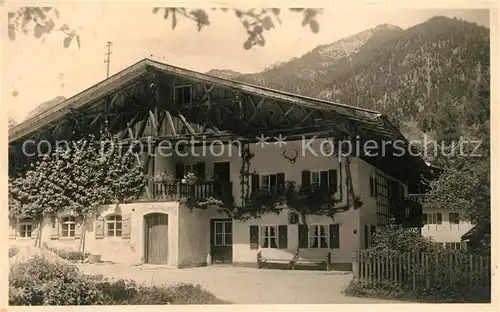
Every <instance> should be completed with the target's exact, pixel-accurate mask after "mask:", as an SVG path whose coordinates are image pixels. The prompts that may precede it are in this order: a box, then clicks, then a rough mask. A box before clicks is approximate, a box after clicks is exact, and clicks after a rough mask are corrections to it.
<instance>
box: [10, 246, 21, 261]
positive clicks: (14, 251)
mask: <svg viewBox="0 0 500 312" xmlns="http://www.w3.org/2000/svg"><path fill="white" fill-rule="evenodd" d="M18 253H19V248H17V247H10V248H9V258H12V257H14V256H15V255H17V254H18Z"/></svg>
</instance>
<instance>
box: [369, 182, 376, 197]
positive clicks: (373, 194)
mask: <svg viewBox="0 0 500 312" xmlns="http://www.w3.org/2000/svg"><path fill="white" fill-rule="evenodd" d="M373 180H374V179H373V177H370V196H372V197H374V196H375V183H374V182H373Z"/></svg>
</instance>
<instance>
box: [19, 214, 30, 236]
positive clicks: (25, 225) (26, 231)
mask: <svg viewBox="0 0 500 312" xmlns="http://www.w3.org/2000/svg"><path fill="white" fill-rule="evenodd" d="M32 231H33V219H31V218H25V219H22V220H21V221H20V222H19V236H20V237H23V238H31V234H32Z"/></svg>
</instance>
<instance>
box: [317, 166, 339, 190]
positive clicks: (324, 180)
mask: <svg viewBox="0 0 500 312" xmlns="http://www.w3.org/2000/svg"><path fill="white" fill-rule="evenodd" d="M310 185H311V188H312V189H313V190H314V189H315V188H317V187H324V188H326V189H329V190H331V191H332V192H333V193H336V192H337V170H333V169H332V170H322V171H311V177H310Z"/></svg>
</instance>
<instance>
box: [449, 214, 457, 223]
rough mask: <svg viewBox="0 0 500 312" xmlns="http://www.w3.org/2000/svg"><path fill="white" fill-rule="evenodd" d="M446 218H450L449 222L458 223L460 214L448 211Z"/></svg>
mask: <svg viewBox="0 0 500 312" xmlns="http://www.w3.org/2000/svg"><path fill="white" fill-rule="evenodd" d="M448 218H449V219H450V224H459V223H460V216H459V214H458V213H457V212H450V213H449V214H448Z"/></svg>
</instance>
